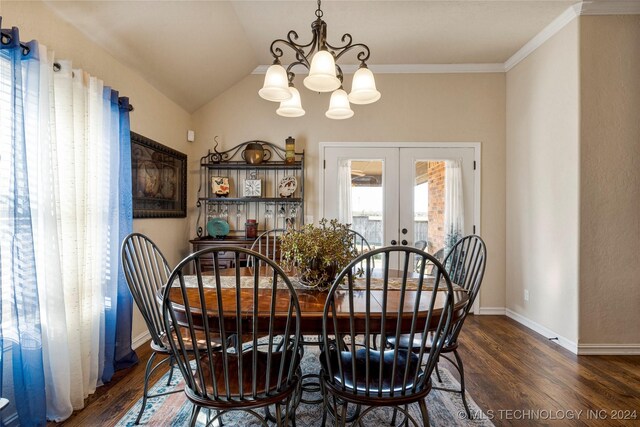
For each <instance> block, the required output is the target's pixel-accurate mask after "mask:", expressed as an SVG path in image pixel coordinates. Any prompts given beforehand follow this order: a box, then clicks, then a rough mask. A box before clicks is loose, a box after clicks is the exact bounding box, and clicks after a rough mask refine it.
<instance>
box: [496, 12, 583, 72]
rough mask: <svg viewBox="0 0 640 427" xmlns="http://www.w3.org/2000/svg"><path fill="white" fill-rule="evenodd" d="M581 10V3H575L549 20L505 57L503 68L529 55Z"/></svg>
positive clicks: (517, 62) (516, 63)
mask: <svg viewBox="0 0 640 427" xmlns="http://www.w3.org/2000/svg"><path fill="white" fill-rule="evenodd" d="M581 10H582V3H577V4H574V5H573V6H571V7H569V8H568V9H567V10H565V11H564V12H562V13H561V14H560V16H558V17H557V18H556V19H554V20H553V21H551V23H550V24H549V25H547V26H546V27H544V28H543V29H542V31H540V32H539V33H538V34H536V35H535V36H534V37H533V38H532V39H531V40H529V41H528V42H527V43H525V45H524V46H522V47H521V48H520V49H519V50H518V51H517V52H516V53H514V54H513V56H511V58H509V59H507V61H506V62H505V63H504V70H505V71H509V70H510V69H512V68H513V67H515V66H516V65H518V64H519V63H520V61H522V60H524V59H525V58H526V57H527V56H529V55H531V54H532V53H533V52H534V51H535V50H536V49H538V48H539V47H540V46H542V45H543V44H544V43H545V42H546V41H547V40H549V39H550V38H551V37H553V36H554V35H555V34H556V33H558V32H559V31H560V30H562V29H563V28H564V27H565V26H566V25H567V24H568V23H570V22H571V21H573V20H574V19H575V18H577V17H578V16H580V11H581Z"/></svg>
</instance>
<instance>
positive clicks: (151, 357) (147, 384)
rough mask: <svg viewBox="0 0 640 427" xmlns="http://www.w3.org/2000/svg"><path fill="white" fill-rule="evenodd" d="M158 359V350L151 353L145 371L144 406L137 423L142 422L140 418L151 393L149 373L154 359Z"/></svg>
mask: <svg viewBox="0 0 640 427" xmlns="http://www.w3.org/2000/svg"><path fill="white" fill-rule="evenodd" d="M155 359H156V352H155V351H154V352H153V353H151V356H150V357H149V361H148V362H147V368H146V369H145V372H144V391H143V392H142V406H141V407H140V412H139V413H138V418H136V422H135V424H136V425H138V424H140V419H141V418H142V414H143V413H144V410H145V408H146V406H147V395H148V393H149V374H150V373H151V367H152V366H153V361H154V360H155Z"/></svg>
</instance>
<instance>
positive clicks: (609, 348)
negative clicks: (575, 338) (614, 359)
mask: <svg viewBox="0 0 640 427" xmlns="http://www.w3.org/2000/svg"><path fill="white" fill-rule="evenodd" d="M578 354H579V355H580V356H587V355H593V356H596V355H599V356H604V355H608V356H624V355H629V356H631V355H640V344H578Z"/></svg>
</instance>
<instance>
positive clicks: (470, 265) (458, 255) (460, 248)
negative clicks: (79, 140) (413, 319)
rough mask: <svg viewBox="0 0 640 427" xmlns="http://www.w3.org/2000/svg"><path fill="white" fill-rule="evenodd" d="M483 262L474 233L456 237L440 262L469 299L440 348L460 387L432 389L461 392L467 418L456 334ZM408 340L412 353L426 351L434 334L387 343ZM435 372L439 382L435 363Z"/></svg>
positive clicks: (481, 245) (484, 251)
mask: <svg viewBox="0 0 640 427" xmlns="http://www.w3.org/2000/svg"><path fill="white" fill-rule="evenodd" d="M486 262H487V248H486V245H485V243H484V241H483V240H482V238H481V237H480V236H476V235H469V236H465V237H463V238H462V239H460V240H458V241H457V242H456V244H455V245H454V246H453V247H452V248H451V250H450V251H449V253H448V254H447V256H446V258H445V259H444V261H443V262H442V265H444V267H445V268H446V270H447V273H448V274H449V278H450V279H451V282H453V283H454V284H456V285H458V286H460V287H461V288H463V289H464V290H466V291H467V293H468V296H469V301H468V302H467V305H466V306H465V308H464V313H463V315H462V316H461V317H460V318H459V319H458V320H456V322H455V323H454V324H453V326H452V328H451V331H450V332H449V334H448V335H447V337H446V339H445V341H444V346H443V347H442V351H441V353H440V356H441V357H443V358H445V359H446V360H448V361H449V362H451V364H452V365H453V366H454V367H455V368H456V370H457V371H458V374H459V375H460V390H457V389H447V388H441V387H433V388H434V389H435V390H444V391H451V392H456V393H460V394H461V395H462V403H463V404H464V409H465V411H466V413H467V417H468V419H470V418H471V412H470V411H469V405H468V404H467V399H466V394H465V385H464V366H463V364H462V358H461V357H460V353H459V352H458V337H459V335H460V331H461V330H462V326H463V325H464V321H465V319H466V318H467V314H469V311H470V310H471V308H473V303H474V301H475V299H476V297H477V296H478V293H479V291H480V285H482V279H483V277H484V270H485V266H486ZM411 341H413V344H412V346H411V347H412V349H413V351H414V352H417V351H420V350H421V349H422V348H423V346H425V345H426V348H425V349H426V350H428V349H429V348H431V346H432V345H433V337H431V336H429V337H428V339H427V341H426V343H423V340H422V339H421V338H416V337H414V338H413V340H411V339H410V337H409V336H408V335H403V336H401V337H400V339H399V340H397V339H395V338H392V339H388V340H387V344H388V345H389V346H390V347H393V346H394V345H395V342H399V347H400V348H405V349H406V348H408V347H409V343H410V342H411ZM448 353H453V357H454V359H455V360H453V359H452V358H451V357H449V356H447V355H446V354H448ZM436 375H437V377H438V381H439V382H442V379H441V378H440V372H439V370H438V365H437V364H436Z"/></svg>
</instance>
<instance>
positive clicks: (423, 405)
mask: <svg viewBox="0 0 640 427" xmlns="http://www.w3.org/2000/svg"><path fill="white" fill-rule="evenodd" d="M419 404H420V412H421V413H422V423H423V424H424V426H425V427H429V425H430V424H429V411H428V410H427V402H425V400H424V399H420V402H419Z"/></svg>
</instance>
